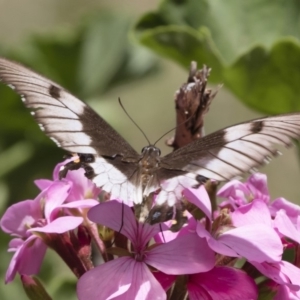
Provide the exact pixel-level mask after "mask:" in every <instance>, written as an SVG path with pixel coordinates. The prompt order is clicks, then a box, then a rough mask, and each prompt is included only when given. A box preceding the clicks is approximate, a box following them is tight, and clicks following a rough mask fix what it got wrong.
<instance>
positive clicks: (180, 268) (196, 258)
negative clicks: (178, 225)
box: [144, 233, 215, 275]
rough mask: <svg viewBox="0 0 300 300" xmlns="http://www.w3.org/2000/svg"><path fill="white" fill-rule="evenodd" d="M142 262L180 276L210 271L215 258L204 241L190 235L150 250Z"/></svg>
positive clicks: (194, 235) (179, 237)
mask: <svg viewBox="0 0 300 300" xmlns="http://www.w3.org/2000/svg"><path fill="white" fill-rule="evenodd" d="M144 261H145V263H147V264H149V265H150V266H153V267H155V268H156V269H158V270H160V271H162V272H164V273H166V274H173V275H180V274H192V273H197V272H204V271H208V270H210V269H211V268H213V266H214V263H215V257H214V252H213V251H211V249H210V248H209V247H208V245H207V242H206V240H205V239H201V238H199V237H198V236H197V234H193V233H191V234H186V235H183V236H178V237H177V238H176V239H175V240H173V241H171V242H169V243H166V244H161V245H158V246H156V247H154V248H152V249H151V250H150V251H148V252H147V253H146V257H145V260H144Z"/></svg>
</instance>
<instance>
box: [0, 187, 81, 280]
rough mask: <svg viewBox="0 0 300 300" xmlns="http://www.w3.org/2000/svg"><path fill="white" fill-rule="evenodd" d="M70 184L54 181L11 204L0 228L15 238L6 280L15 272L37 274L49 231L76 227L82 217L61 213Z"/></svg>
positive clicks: (62, 231)
mask: <svg viewBox="0 0 300 300" xmlns="http://www.w3.org/2000/svg"><path fill="white" fill-rule="evenodd" d="M70 187H71V185H70V183H68V182H55V183H53V184H51V185H50V186H49V187H48V188H47V189H46V190H44V191H42V192H41V193H40V194H39V195H38V196H37V197H36V198H35V199H34V200H25V201H22V202H19V203H16V204H14V205H12V206H10V207H9V208H8V209H7V210H6V212H5V213H4V215H3V217H2V219H1V224H0V226H1V229H2V230H3V231H5V232H6V233H9V234H10V235H11V236H13V237H14V239H13V240H12V241H11V242H10V244H9V250H8V251H10V252H15V253H14V256H13V258H12V260H11V262H10V265H9V267H8V270H7V273H6V282H10V281H12V280H13V279H14V277H15V275H16V273H17V272H18V273H20V274H26V275H32V274H37V273H38V271H39V268H40V266H41V263H42V260H43V258H44V255H45V252H46V249H47V246H46V244H45V242H44V240H45V239H47V234H50V233H58V234H60V233H64V232H67V231H69V230H73V229H75V228H77V227H78V226H79V225H80V224H81V223H82V221H83V218H82V217H74V216H61V217H59V215H58V208H59V206H60V205H61V204H62V203H63V202H64V201H65V199H66V198H67V197H68V195H69V191H70Z"/></svg>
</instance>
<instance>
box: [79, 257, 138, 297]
mask: <svg viewBox="0 0 300 300" xmlns="http://www.w3.org/2000/svg"><path fill="white" fill-rule="evenodd" d="M134 267H135V260H133V259H131V258H129V257H121V258H117V259H115V260H112V261H109V262H107V263H104V264H102V265H100V266H98V267H96V268H94V269H92V270H90V271H88V272H86V273H85V274H84V275H83V276H81V277H80V278H79V280H78V283H77V296H78V299H79V300H87V299H88V300H99V299H113V298H114V297H117V296H119V295H123V294H124V293H125V292H126V291H128V289H129V288H130V286H131V284H132V281H133V272H134Z"/></svg>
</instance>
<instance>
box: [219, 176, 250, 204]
mask: <svg viewBox="0 0 300 300" xmlns="http://www.w3.org/2000/svg"><path fill="white" fill-rule="evenodd" d="M248 194H249V190H248V188H247V187H246V185H245V184H244V183H242V182H240V181H238V180H231V181H229V182H227V183H226V184H224V185H223V187H221V188H220V189H219V191H218V193H217V196H218V197H221V198H227V199H229V200H231V201H235V202H236V204H238V205H242V204H245V203H247V200H246V196H248ZM233 204H235V203H233Z"/></svg>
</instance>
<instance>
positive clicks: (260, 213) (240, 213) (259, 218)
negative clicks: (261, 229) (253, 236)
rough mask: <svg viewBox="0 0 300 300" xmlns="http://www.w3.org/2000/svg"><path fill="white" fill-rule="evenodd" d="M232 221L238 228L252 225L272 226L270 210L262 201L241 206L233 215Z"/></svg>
mask: <svg viewBox="0 0 300 300" xmlns="http://www.w3.org/2000/svg"><path fill="white" fill-rule="evenodd" d="M231 219H232V222H233V225H234V226H236V227H240V226H244V225H250V224H265V225H269V226H270V227H271V226H272V225H271V224H272V222H271V214H270V211H269V208H268V206H267V205H266V203H265V202H263V201H262V200H254V201H252V202H251V203H249V204H246V205H243V206H240V207H239V208H237V209H236V210H235V211H234V212H233V213H232V214H231Z"/></svg>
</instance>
